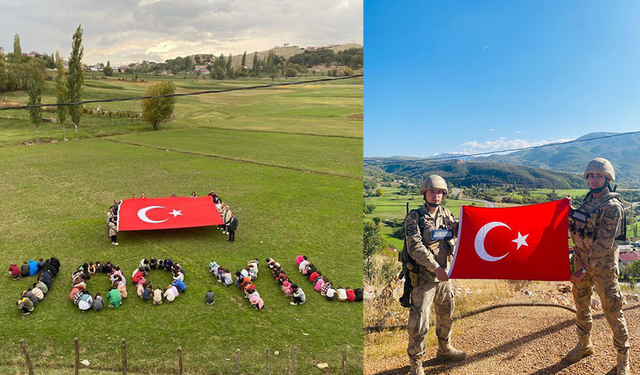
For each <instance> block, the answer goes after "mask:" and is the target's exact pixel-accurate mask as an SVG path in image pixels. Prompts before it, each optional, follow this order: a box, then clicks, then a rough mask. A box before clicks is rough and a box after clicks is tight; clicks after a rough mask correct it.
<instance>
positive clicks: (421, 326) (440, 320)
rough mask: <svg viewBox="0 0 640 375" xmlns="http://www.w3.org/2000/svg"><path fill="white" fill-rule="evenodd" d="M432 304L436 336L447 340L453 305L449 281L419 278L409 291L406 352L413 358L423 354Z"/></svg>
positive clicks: (449, 333) (449, 334) (416, 358)
mask: <svg viewBox="0 0 640 375" xmlns="http://www.w3.org/2000/svg"><path fill="white" fill-rule="evenodd" d="M432 304H435V311H436V336H437V337H438V339H441V340H448V339H449V337H450V336H451V325H452V323H453V307H454V305H455V300H454V297H453V289H452V288H451V281H445V282H433V281H425V280H423V279H422V278H420V281H419V282H418V286H417V287H414V288H413V291H412V292H411V308H410V309H411V310H410V312H409V324H408V328H409V329H408V330H409V347H408V348H407V354H409V358H411V359H413V360H420V359H421V358H422V356H423V354H424V339H425V337H426V336H427V332H429V315H430V314H431V305H432Z"/></svg>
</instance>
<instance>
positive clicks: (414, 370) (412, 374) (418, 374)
mask: <svg viewBox="0 0 640 375" xmlns="http://www.w3.org/2000/svg"><path fill="white" fill-rule="evenodd" d="M409 375H424V368H423V367H422V358H420V359H412V358H409Z"/></svg>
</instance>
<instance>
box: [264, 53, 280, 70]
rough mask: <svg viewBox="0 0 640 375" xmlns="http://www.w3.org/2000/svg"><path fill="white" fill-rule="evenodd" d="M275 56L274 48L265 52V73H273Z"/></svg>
mask: <svg viewBox="0 0 640 375" xmlns="http://www.w3.org/2000/svg"><path fill="white" fill-rule="evenodd" d="M275 57H276V52H275V51H274V50H270V51H269V53H268V54H267V58H266V59H265V62H266V63H265V72H266V73H275V71H276V70H277V69H276V65H275Z"/></svg>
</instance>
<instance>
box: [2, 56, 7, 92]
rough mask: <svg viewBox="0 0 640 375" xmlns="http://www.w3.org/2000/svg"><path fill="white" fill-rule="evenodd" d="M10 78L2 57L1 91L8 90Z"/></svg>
mask: <svg viewBox="0 0 640 375" xmlns="http://www.w3.org/2000/svg"><path fill="white" fill-rule="evenodd" d="M8 80H9V77H8V74H7V70H6V68H5V63H4V61H3V60H2V59H0V92H2V91H5V90H7V87H8Z"/></svg>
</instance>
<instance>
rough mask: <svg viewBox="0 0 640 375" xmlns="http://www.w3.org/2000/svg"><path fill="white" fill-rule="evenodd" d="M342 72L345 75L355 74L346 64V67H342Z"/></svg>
mask: <svg viewBox="0 0 640 375" xmlns="http://www.w3.org/2000/svg"><path fill="white" fill-rule="evenodd" d="M342 73H343V74H344V75H345V76H352V75H354V74H356V72H354V71H353V69H351V68H349V67H348V66H347V67H346V68H344V71H343V72H342Z"/></svg>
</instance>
